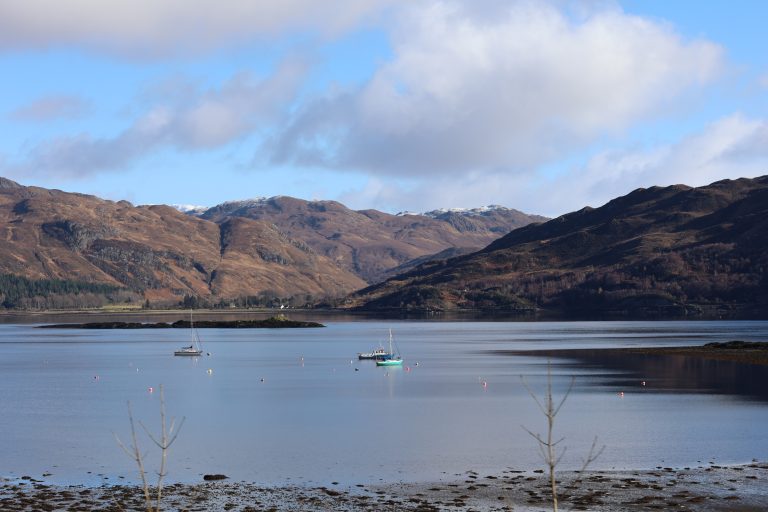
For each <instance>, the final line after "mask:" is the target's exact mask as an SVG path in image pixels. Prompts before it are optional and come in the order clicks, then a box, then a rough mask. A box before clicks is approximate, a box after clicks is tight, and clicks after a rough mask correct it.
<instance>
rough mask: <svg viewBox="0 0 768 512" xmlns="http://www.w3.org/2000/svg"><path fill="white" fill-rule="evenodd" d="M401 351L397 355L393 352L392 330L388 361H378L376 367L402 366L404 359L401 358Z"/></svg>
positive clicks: (390, 332)
mask: <svg viewBox="0 0 768 512" xmlns="http://www.w3.org/2000/svg"><path fill="white" fill-rule="evenodd" d="M399 352H400V351H399V350H398V353H397V354H395V352H394V351H393V350H392V329H390V330H389V357H388V358H386V359H377V360H376V366H400V365H402V364H403V358H402V357H400V353H399Z"/></svg>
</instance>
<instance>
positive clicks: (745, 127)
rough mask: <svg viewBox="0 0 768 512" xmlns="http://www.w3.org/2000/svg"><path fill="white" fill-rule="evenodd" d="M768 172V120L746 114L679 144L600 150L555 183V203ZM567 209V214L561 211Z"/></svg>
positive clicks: (589, 201)
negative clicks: (582, 166) (578, 167)
mask: <svg viewBox="0 0 768 512" xmlns="http://www.w3.org/2000/svg"><path fill="white" fill-rule="evenodd" d="M764 174H768V122H767V121H766V120H764V119H749V118H747V117H745V116H743V115H741V114H733V115H731V116H728V117H725V118H722V119H719V120H717V121H716V122H714V123H711V124H710V125H709V126H707V127H705V128H704V129H703V130H702V131H701V132H700V133H696V134H693V135H691V136H689V137H686V138H684V139H682V140H680V141H678V142H676V143H674V144H666V145H660V146H656V147H652V148H646V149H642V150H635V151H626V150H625V151H611V152H605V153H602V154H599V155H597V156H595V157H594V158H592V159H591V160H590V162H588V164H587V165H586V166H585V167H584V168H580V169H574V170H573V171H572V172H571V173H570V175H568V176H566V177H564V178H563V179H561V180H559V181H558V182H556V183H551V184H550V186H551V187H552V192H553V193H551V194H549V195H548V196H545V197H547V198H548V199H549V202H550V204H551V205H552V206H554V205H558V204H567V205H570V209H576V208H579V207H580V206H585V205H589V206H600V205H601V204H604V203H605V202H607V201H609V200H610V199H612V198H614V197H616V196H619V195H623V194H626V193H628V192H630V191H631V190H634V189H635V188H638V187H649V186H652V185H659V186H665V185H675V184H685V185H690V186H702V185H707V184H709V183H712V182H714V181H717V180H721V179H736V178H742V177H755V176H760V175H764ZM561 213H562V212H561Z"/></svg>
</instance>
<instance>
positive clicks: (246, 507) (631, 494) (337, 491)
mask: <svg viewBox="0 0 768 512" xmlns="http://www.w3.org/2000/svg"><path fill="white" fill-rule="evenodd" d="M766 479H768V464H766V463H761V462H752V463H750V464H744V465H737V466H720V465H717V464H715V463H714V461H708V462H704V463H703V464H702V465H700V466H697V467H691V468H669V467H666V468H665V467H658V468H656V469H654V470H644V471H594V472H585V473H584V474H579V473H577V472H565V471H564V472H561V473H559V474H558V480H559V482H560V484H559V494H560V508H561V509H563V510H591V511H598V512H603V511H605V512H607V511H619V512H621V511H652V510H696V511H712V512H715V511H742V512H747V511H758V510H767V509H768V485H766ZM143 499H144V498H143V493H142V490H141V488H139V487H137V486H126V485H108V486H100V487H85V486H55V485H48V484H46V483H45V481H43V480H42V479H40V480H38V479H36V478H32V477H29V476H26V477H22V478H21V479H14V480H8V479H6V480H4V481H3V482H2V483H1V484H0V510H3V511H8V512H16V511H25V512H26V511H30V512H31V511H52V510H62V511H65V510H66V511H115V512H117V511H125V510H146V508H145V506H144V501H143ZM550 500H551V496H550V492H549V484H548V479H547V475H546V474H545V473H544V472H541V471H520V470H515V469H509V470H506V471H503V472H502V473H501V474H498V475H482V474H478V473H477V472H474V471H467V472H466V473H464V474H461V475H447V476H446V478H445V479H444V480H442V481H440V482H432V483H390V484H375V485H368V484H362V483H361V484H355V485H347V486H345V485H340V484H338V483H337V482H332V481H330V482H328V483H327V484H326V485H324V486H298V485H288V486H277V487H266V486H261V485H259V484H256V483H245V482H231V481H229V480H221V481H216V482H200V483H198V484H172V485H168V486H166V487H164V488H163V498H162V501H161V508H162V510H166V511H190V512H191V511H216V510H232V511H241V512H256V511H304V512H308V511H348V512H351V511H356V512H357V511H359V512H363V511H369V512H372V511H380V510H397V511H401V510H402V511H423V512H428V511H438V510H440V511H442V510H449V511H461V512H468V511H472V510H474V511H509V510H515V511H534V510H551V501H550Z"/></svg>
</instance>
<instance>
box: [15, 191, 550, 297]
mask: <svg viewBox="0 0 768 512" xmlns="http://www.w3.org/2000/svg"><path fill="white" fill-rule="evenodd" d="M180 209H182V210H185V211H186V213H184V212H182V211H180ZM454 213H455V212H454ZM456 215H458V216H456ZM456 215H453V214H452V216H451V218H450V220H440V219H437V218H433V217H431V216H428V215H400V216H397V215H389V214H386V213H382V212H378V211H376V210H364V211H359V212H358V211H353V210H350V209H348V208H346V207H345V206H344V205H342V204H340V203H337V202H334V201H303V200H300V199H294V198H291V197H284V196H282V197H273V198H269V199H261V200H252V201H239V202H229V203H224V204H222V205H219V206H217V207H214V208H200V207H195V206H180V207H179V206H177V207H176V208H172V207H169V206H164V205H153V206H134V205H132V204H131V203H129V202H127V201H118V202H113V201H107V200H104V199H100V198H98V197H95V196H90V195H85V194H76V193H68V192H62V191H60V190H48V189H44V188H39V187H25V186H22V185H19V184H18V183H15V182H13V181H11V180H8V179H5V178H0V233H2V236H3V237H4V238H3V240H4V243H3V244H2V245H0V304H4V305H5V306H6V307H71V306H81V307H82V306H94V305H100V304H102V303H104V302H136V301H143V300H145V299H149V300H150V301H151V302H152V303H157V304H169V305H170V304H176V303H178V302H179V300H181V299H182V298H184V297H185V296H189V297H199V298H201V299H204V300H205V301H207V302H217V301H219V300H220V299H233V298H242V297H251V298H252V299H251V300H257V301H258V300H260V299H259V297H261V298H265V300H266V299H267V298H270V297H271V298H275V297H282V298H287V297H298V298H297V300H299V302H300V303H301V304H304V303H311V302H313V301H316V300H317V299H320V298H324V297H339V296H344V295H346V294H348V293H350V292H352V291H354V290H357V289H360V288H362V287H364V286H366V285H367V284H369V283H370V282H371V281H373V280H375V279H377V276H381V275H384V273H386V272H387V271H388V270H389V269H390V268H392V267H396V266H398V265H400V264H403V263H406V262H408V261H410V260H411V259H413V258H423V257H425V256H428V255H430V254H432V253H438V252H440V251H446V250H448V251H451V250H454V249H455V248H457V247H466V246H470V247H472V250H476V249H478V248H480V247H483V246H485V245H487V244H488V243H489V242H491V241H492V240H495V239H496V238H498V237H499V236H501V235H502V234H504V233H507V232H509V231H510V230H511V229H513V228H514V227H517V226H519V225H522V224H524V223H528V222H531V221H533V220H537V219H539V218H538V217H533V216H530V217H529V216H526V215H525V214H522V213H520V212H516V211H515V210H509V209H506V208H501V207H494V208H486V209H483V210H482V211H480V210H477V211H472V212H470V213H466V214H463V215H462V214H456ZM462 218H466V221H462V220H461V219H462ZM465 250H466V249H465ZM73 294H74V295H77V297H76V298H73V297H72V295H73ZM52 295H55V296H56V297H55V298H54V299H55V300H54V299H52V298H51V296H52ZM251 303H253V302H251Z"/></svg>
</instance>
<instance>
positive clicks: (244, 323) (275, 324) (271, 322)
mask: <svg viewBox="0 0 768 512" xmlns="http://www.w3.org/2000/svg"><path fill="white" fill-rule="evenodd" d="M194 326H195V328H197V329H212V328H218V329H276V328H277V329H281V328H302V327H325V325H323V324H320V323H317V322H303V321H299V320H289V319H288V318H287V317H286V316H285V315H278V316H273V317H269V318H267V319H265V320H200V321H197V322H195V323H194ZM40 327H41V328H47V329H189V328H190V327H192V324H191V322H190V321H189V320H177V321H175V322H173V323H168V322H156V323H142V322H88V323H84V324H51V325H41V326H40Z"/></svg>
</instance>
